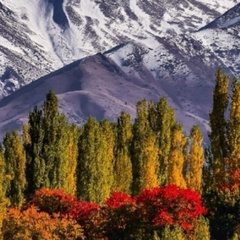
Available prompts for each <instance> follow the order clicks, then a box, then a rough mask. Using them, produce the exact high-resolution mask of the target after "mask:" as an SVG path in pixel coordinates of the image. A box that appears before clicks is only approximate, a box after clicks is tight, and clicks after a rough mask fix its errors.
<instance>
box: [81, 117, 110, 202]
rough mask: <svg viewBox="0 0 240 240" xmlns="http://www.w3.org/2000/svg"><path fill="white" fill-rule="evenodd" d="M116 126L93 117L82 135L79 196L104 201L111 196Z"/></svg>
mask: <svg viewBox="0 0 240 240" xmlns="http://www.w3.org/2000/svg"><path fill="white" fill-rule="evenodd" d="M113 141H114V139H113V129H112V127H111V125H110V124H109V123H108V122H107V121H105V122H103V123H101V125H100V124H99V123H98V122H97V121H96V120H95V119H94V118H92V117H90V118H89V119H88V121H87V123H86V124H85V125H84V127H83V130H82V133H81V135H80V138H79V158H78V167H77V176H78V179H77V195H78V198H79V199H82V200H86V201H91V202H98V203H101V202H103V200H104V199H105V198H106V197H108V196H109V195H110V192H111V188H112V184H113V148H109V146H111V147H112V146H113V145H114V143H113Z"/></svg>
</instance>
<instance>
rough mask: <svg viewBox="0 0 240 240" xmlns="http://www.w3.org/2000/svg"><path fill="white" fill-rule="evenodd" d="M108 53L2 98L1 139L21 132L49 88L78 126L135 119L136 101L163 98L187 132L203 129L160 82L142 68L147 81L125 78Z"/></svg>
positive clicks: (51, 75)
mask: <svg viewBox="0 0 240 240" xmlns="http://www.w3.org/2000/svg"><path fill="white" fill-rule="evenodd" d="M125 47H127V46H125ZM109 54H110V52H108V53H107V54H106V55H103V54H97V55H94V56H92V57H88V58H85V59H82V60H79V61H76V62H74V63H72V64H70V65H68V66H66V67H64V68H62V69H59V70H58V71H56V72H53V73H51V74H49V75H47V76H45V77H43V78H40V79H39V80H37V81H35V82H33V83H31V84H29V85H27V86H25V87H22V88H21V89H20V90H18V91H16V92H14V93H13V94H11V95H10V96H8V97H6V98H4V99H3V100H2V101H1V102H0V137H3V135H4V133H5V132H6V131H10V130H12V129H16V128H17V129H20V128H21V125H22V123H23V122H26V121H27V115H28V112H29V111H30V110H31V109H33V107H34V106H35V105H38V106H41V105H42V103H43V100H44V99H45V95H46V93H47V92H48V91H49V89H52V90H54V92H55V93H56V94H57V96H58V98H59V103H60V110H61V111H62V112H64V113H65V114H66V116H67V117H68V119H69V120H70V121H71V122H75V123H77V124H80V125H81V124H83V122H84V121H85V120H86V119H87V118H88V117H89V116H90V115H92V116H95V117H96V118H97V119H98V120H102V119H104V118H108V119H110V120H112V121H114V120H116V119H117V117H118V116H119V114H120V112H121V111H125V112H128V113H129V114H131V115H132V117H134V116H135V104H136V102H137V101H139V100H140V99H143V98H145V99H148V100H150V99H151V100H154V101H158V100H159V98H160V97H162V96H165V97H167V98H168V99H170V104H171V106H172V107H174V108H175V109H176V110H177V118H178V120H179V121H181V122H185V129H186V130H189V129H190V127H191V126H192V125H193V124H194V123H198V124H200V125H201V126H202V127H203V128H204V127H205V126H206V122H205V120H204V119H201V118H199V117H197V116H194V115H191V114H189V113H188V112H184V110H183V109H182V108H181V106H180V105H179V104H178V103H177V102H175V101H173V100H171V99H173V96H170V95H169V94H172V91H171V92H168V91H164V90H163V87H162V83H161V82H156V81H155V79H154V77H153V76H152V75H151V73H150V72H148V70H146V69H145V68H144V67H142V69H141V70H139V71H140V72H141V74H145V75H146V76H148V81H146V82H142V81H141V80H139V79H138V78H136V77H133V76H129V75H127V74H126V73H125V72H124V71H122V70H121V68H120V67H118V66H117V65H116V64H114V62H113V61H112V60H111V59H110V58H109V56H108V55H109ZM111 54H113V52H111ZM193 88H194V87H193ZM166 90H167V89H166ZM193 90H194V89H193ZM193 92H194V91H193ZM186 94H187V93H186ZM193 94H196V92H195V93H193ZM201 94H202V90H201V92H199V93H198V95H196V99H195V100H194V101H195V103H196V102H197V97H198V96H199V95H201ZM176 97H177V96H176ZM195 103H194V104H195ZM191 104H193V103H191Z"/></svg>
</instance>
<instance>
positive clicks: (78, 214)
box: [68, 201, 103, 239]
mask: <svg viewBox="0 0 240 240" xmlns="http://www.w3.org/2000/svg"><path fill="white" fill-rule="evenodd" d="M100 209H101V208H100V206H99V204H97V203H91V202H85V201H74V202H73V204H72V207H71V209H70V211H69V212H68V216H69V217H71V218H73V219H74V220H76V221H77V222H78V224H80V226H81V227H82V228H83V230H84V234H85V236H86V237H87V238H88V239H94V238H97V237H99V236H102V233H101V225H102V222H103V217H102V214H101V211H100Z"/></svg>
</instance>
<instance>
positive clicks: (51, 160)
mask: <svg viewBox="0 0 240 240" xmlns="http://www.w3.org/2000/svg"><path fill="white" fill-rule="evenodd" d="M24 131H25V132H24V141H25V149H26V152H27V165H26V177H27V182H28V191H27V193H28V194H32V193H34V191H35V190H36V189H39V188H43V187H46V188H52V189H53V188H63V189H64V190H66V192H70V193H73V191H75V190H73V188H72V190H70V189H69V185H68V183H67V181H68V180H69V179H68V176H69V174H70V175H71V174H73V173H72V171H73V170H72V169H71V168H70V167H69V164H72V166H73V167H74V166H76V161H77V159H76V158H77V157H76V156H75V155H74V158H73V159H71V161H75V163H73V162H72V163H69V162H68V161H67V160H68V157H69V152H66V151H67V149H68V144H70V142H68V141H71V140H70V138H71V134H72V133H71V131H70V126H69V124H68V123H67V121H66V118H65V116H64V115H63V114H60V112H59V110H58V99H57V96H56V95H55V94H54V93H53V92H52V91H51V90H50V91H49V92H48V94H47V95H46V100H45V101H44V104H43V106H42V109H38V107H35V108H34V109H33V111H32V112H30V113H29V121H28V126H27V127H25V129H24ZM26 131H28V133H26ZM75 152H76V151H75ZM71 178H72V177H71ZM65 188H66V189H65Z"/></svg>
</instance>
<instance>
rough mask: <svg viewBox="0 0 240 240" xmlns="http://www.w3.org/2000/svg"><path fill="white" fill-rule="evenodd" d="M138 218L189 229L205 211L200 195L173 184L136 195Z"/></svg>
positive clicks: (147, 222)
mask: <svg viewBox="0 0 240 240" xmlns="http://www.w3.org/2000/svg"><path fill="white" fill-rule="evenodd" d="M137 204H138V205H139V210H138V212H139V213H138V214H139V220H140V221H143V223H145V224H153V225H154V226H163V225H166V224H169V225H179V226H181V227H182V228H183V229H185V230H191V229H192V228H193V227H194V225H195V224H196V222H197V218H198V217H199V216H200V215H202V214H205V213H206V209H205V208H204V207H203V206H202V201H201V198H200V195H199V194H198V193H197V192H195V191H192V190H189V189H180V188H179V187H177V186H175V185H168V186H166V187H163V188H160V187H156V188H152V189H147V190H144V191H143V192H142V193H141V194H140V195H139V196H138V197H137Z"/></svg>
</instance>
